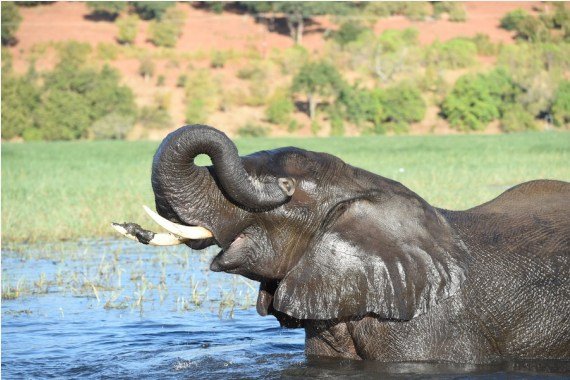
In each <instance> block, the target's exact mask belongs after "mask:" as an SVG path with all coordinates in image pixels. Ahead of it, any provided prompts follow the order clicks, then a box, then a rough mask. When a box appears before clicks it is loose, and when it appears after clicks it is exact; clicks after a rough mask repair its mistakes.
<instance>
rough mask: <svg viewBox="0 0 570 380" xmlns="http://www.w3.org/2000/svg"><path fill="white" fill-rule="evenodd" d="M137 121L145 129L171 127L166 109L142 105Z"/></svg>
mask: <svg viewBox="0 0 570 380" xmlns="http://www.w3.org/2000/svg"><path fill="white" fill-rule="evenodd" d="M139 123H141V125H142V126H143V127H144V128H146V129H168V128H171V127H172V124H173V122H172V117H171V116H170V113H169V112H168V110H166V109H162V108H160V107H157V106H156V105H153V106H143V107H142V108H141V110H140V113H139Z"/></svg>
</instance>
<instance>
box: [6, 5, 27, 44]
mask: <svg viewBox="0 0 570 380" xmlns="http://www.w3.org/2000/svg"><path fill="white" fill-rule="evenodd" d="M1 7H2V45H11V44H13V43H15V42H16V40H15V36H14V35H15V34H16V31H17V30H18V27H19V26H20V22H22V16H21V15H20V12H19V11H18V7H16V4H15V3H14V2H13V1H3V2H2V4H1Z"/></svg>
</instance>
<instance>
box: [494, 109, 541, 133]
mask: <svg viewBox="0 0 570 380" xmlns="http://www.w3.org/2000/svg"><path fill="white" fill-rule="evenodd" d="M501 129H502V130H503V131H505V132H522V131H533V130H537V129H538V126H537V124H536V121H535V120H534V116H533V115H532V114H530V113H529V112H528V111H527V110H525V109H524V107H523V106H522V105H520V104H516V103H515V104H509V105H508V106H507V107H506V108H505V110H504V112H503V116H502V117H501Z"/></svg>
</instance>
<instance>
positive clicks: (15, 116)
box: [2, 71, 40, 139]
mask: <svg viewBox="0 0 570 380" xmlns="http://www.w3.org/2000/svg"><path fill="white" fill-rule="evenodd" d="M39 104H40V92H39V88H37V86H35V84H34V83H33V82H32V81H30V80H28V78H25V77H17V76H15V75H12V74H8V73H7V72H5V71H3V73H2V138H3V139H12V138H14V137H21V136H22V134H23V133H24V131H25V130H28V129H31V128H33V127H34V119H35V115H34V112H35V110H36V109H37V108H38V106H39Z"/></svg>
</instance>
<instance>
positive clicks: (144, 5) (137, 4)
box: [131, 1, 176, 20]
mask: <svg viewBox="0 0 570 380" xmlns="http://www.w3.org/2000/svg"><path fill="white" fill-rule="evenodd" d="M131 4H132V5H133V7H134V9H135V12H136V13H137V14H138V15H139V17H140V18H142V19H143V20H153V19H158V20H160V19H161V18H162V16H163V15H164V13H165V12H166V10H167V9H169V8H171V7H174V5H175V4H176V3H175V2H173V1H133V2H131Z"/></svg>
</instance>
